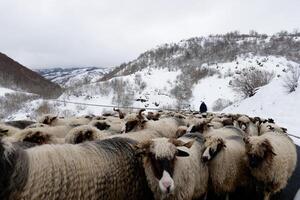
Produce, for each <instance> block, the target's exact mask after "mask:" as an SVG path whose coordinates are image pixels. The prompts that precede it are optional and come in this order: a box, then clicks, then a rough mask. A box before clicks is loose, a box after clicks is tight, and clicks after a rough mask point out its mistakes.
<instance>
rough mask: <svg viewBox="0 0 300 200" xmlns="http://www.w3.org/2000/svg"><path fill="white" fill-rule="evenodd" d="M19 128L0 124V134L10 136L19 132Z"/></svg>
mask: <svg viewBox="0 0 300 200" xmlns="http://www.w3.org/2000/svg"><path fill="white" fill-rule="evenodd" d="M20 130H21V129H19V128H16V127H13V126H9V125H6V124H0V136H1V135H2V136H11V135H14V134H15V133H17V132H19V131H20Z"/></svg>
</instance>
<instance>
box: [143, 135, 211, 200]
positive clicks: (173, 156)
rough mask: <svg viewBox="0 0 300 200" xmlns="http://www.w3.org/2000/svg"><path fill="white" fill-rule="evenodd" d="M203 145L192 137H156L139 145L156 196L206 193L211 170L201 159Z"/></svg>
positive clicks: (187, 197) (184, 199)
mask: <svg viewBox="0 0 300 200" xmlns="http://www.w3.org/2000/svg"><path fill="white" fill-rule="evenodd" d="M200 137H201V136H200ZM193 143H194V144H193ZM202 145H203V143H202V142H198V141H197V140H196V141H195V140H194V138H193V139H191V138H189V137H181V138H179V139H168V138H156V139H152V140H149V141H146V142H143V143H139V144H138V145H137V148H138V150H139V153H140V154H141V155H143V158H144V159H143V160H144V168H145V173H146V177H147V180H148V184H149V186H150V188H151V190H152V192H153V194H154V197H155V199H174V200H177V199H178V200H191V199H196V198H201V197H205V196H206V192H207V186H208V169H207V166H206V165H205V164H203V163H202V162H201V159H200V157H201V154H202V151H203V148H202V147H203V146H202Z"/></svg>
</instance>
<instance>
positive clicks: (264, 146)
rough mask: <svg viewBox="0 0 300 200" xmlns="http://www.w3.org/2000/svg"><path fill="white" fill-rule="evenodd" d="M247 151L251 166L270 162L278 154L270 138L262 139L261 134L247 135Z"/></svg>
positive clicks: (245, 140) (255, 166) (254, 166)
mask: <svg viewBox="0 0 300 200" xmlns="http://www.w3.org/2000/svg"><path fill="white" fill-rule="evenodd" d="M244 142H245V145H246V153H247V157H248V162H249V166H250V167H251V168H258V167H260V166H261V165H262V164H263V163H267V164H269V163H270V162H271V161H272V159H273V157H274V156H276V153H274V149H273V147H272V145H271V143H270V141H269V140H268V139H262V138H260V137H259V136H253V137H245V138H244Z"/></svg>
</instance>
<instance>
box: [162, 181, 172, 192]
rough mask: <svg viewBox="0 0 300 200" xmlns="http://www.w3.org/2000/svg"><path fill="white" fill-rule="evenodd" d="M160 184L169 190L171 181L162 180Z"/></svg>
mask: <svg viewBox="0 0 300 200" xmlns="http://www.w3.org/2000/svg"><path fill="white" fill-rule="evenodd" d="M162 185H163V186H164V187H165V188H166V189H167V190H168V191H170V188H171V182H170V181H164V182H162Z"/></svg>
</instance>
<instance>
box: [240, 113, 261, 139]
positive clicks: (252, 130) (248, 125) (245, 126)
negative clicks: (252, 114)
mask: <svg viewBox="0 0 300 200" xmlns="http://www.w3.org/2000/svg"><path fill="white" fill-rule="evenodd" d="M236 122H237V124H236V127H237V128H240V129H242V130H243V131H245V132H246V133H247V134H248V135H258V127H257V125H255V124H254V123H253V122H252V121H251V120H250V118H249V117H248V116H246V115H243V116H241V117H239V118H238V119H237V121H236Z"/></svg>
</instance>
